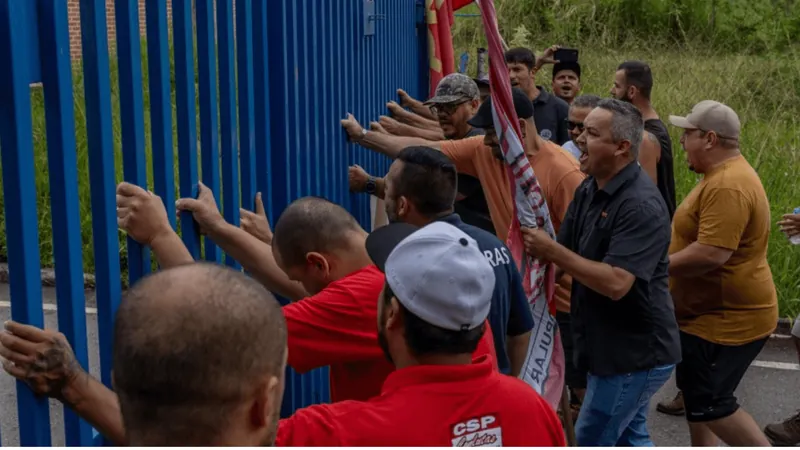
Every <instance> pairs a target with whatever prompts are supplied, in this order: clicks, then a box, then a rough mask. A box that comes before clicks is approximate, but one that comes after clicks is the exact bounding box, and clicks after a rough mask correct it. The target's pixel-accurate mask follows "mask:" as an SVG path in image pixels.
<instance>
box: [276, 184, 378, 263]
mask: <svg viewBox="0 0 800 450" xmlns="http://www.w3.org/2000/svg"><path fill="white" fill-rule="evenodd" d="M364 233H365V232H364V230H363V229H362V228H361V226H360V225H359V224H358V222H357V221H356V219H355V218H354V217H353V216H352V215H351V214H350V213H349V212H347V210H346V209H344V208H342V207H341V206H339V205H337V204H336V203H333V202H331V201H329V200H326V199H324V198H320V197H303V198H300V199H297V200H295V201H294V202H292V203H291V204H290V205H289V206H288V207H286V209H285V210H284V211H283V214H281V216H280V217H279V218H278V221H277V222H276V223H275V230H274V231H273V236H272V245H273V246H274V247H275V248H276V249H277V251H278V253H280V255H281V259H282V260H283V263H284V265H285V266H289V267H292V266H297V265H300V264H303V263H304V261H305V256H306V254H308V253H310V252H318V253H327V254H333V253H336V252H337V251H349V250H350V249H349V248H348V245H349V244H350V241H349V240H348V239H346V238H347V237H348V235H352V234H364ZM361 245H362V246H363V243H361Z"/></svg>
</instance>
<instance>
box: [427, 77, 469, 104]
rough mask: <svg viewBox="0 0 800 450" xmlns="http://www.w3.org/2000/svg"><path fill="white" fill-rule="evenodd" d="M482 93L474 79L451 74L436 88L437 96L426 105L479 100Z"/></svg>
mask: <svg viewBox="0 0 800 450" xmlns="http://www.w3.org/2000/svg"><path fill="white" fill-rule="evenodd" d="M480 96H481V92H480V90H479V89H478V85H477V84H475V81H473V79H472V78H470V77H468V76H467V75H464V74H462V73H451V74H450V75H448V76H446V77H444V78H442V81H440V82H439V85H438V86H436V95H435V96H434V97H433V98H432V99H430V100H428V101H427V102H425V105H436V104H439V105H441V104H446V103H453V102H457V101H459V100H472V99H478V98H480Z"/></svg>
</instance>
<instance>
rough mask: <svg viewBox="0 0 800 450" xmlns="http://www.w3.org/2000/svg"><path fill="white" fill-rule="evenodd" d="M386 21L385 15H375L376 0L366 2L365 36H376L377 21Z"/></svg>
mask: <svg viewBox="0 0 800 450" xmlns="http://www.w3.org/2000/svg"><path fill="white" fill-rule="evenodd" d="M384 19H386V15H385V14H375V0H364V36H375V21H376V20H384Z"/></svg>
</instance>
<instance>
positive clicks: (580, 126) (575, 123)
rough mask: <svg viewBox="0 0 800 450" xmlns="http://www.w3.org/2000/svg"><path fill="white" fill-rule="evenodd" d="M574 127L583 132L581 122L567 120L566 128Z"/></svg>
mask: <svg viewBox="0 0 800 450" xmlns="http://www.w3.org/2000/svg"><path fill="white" fill-rule="evenodd" d="M575 127H578V131H580V132H583V122H573V121H571V120H568V121H567V129H568V130H574V129H575Z"/></svg>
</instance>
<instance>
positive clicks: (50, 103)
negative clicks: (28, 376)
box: [0, 0, 427, 446]
mask: <svg viewBox="0 0 800 450" xmlns="http://www.w3.org/2000/svg"><path fill="white" fill-rule="evenodd" d="M139 1H143V2H146V46H145V48H143V45H142V41H141V37H140V24H139V18H138V2H139ZM166 2H167V0H114V6H115V15H116V35H117V38H116V58H115V59H116V62H117V67H118V77H119V83H118V86H115V85H113V84H112V82H111V77H110V76H109V73H110V69H109V64H110V63H113V62H114V59H110V57H109V43H108V40H107V38H106V36H107V25H106V0H80V17H81V28H82V55H83V59H82V61H81V62H80V63H76V64H74V65H73V64H72V63H71V61H70V51H69V31H68V19H67V0H0V67H2V68H3V69H2V70H0V146H1V147H2V150H1V153H2V176H3V197H2V201H3V204H4V213H5V223H6V230H5V232H6V236H7V237H8V239H7V244H6V247H7V249H6V250H7V257H8V261H9V268H10V296H11V316H12V318H13V319H14V320H16V321H19V322H23V323H28V324H32V325H35V326H40V327H41V326H43V323H44V314H43V306H42V288H41V283H40V251H39V250H40V245H41V244H42V242H40V234H39V227H38V224H39V223H41V220H40V219H41V217H42V214H43V213H42V210H43V209H48V210H49V211H48V212H47V214H49V217H50V220H51V221H52V224H53V227H52V246H53V253H54V261H55V271H56V277H57V280H58V282H57V286H56V294H57V298H58V300H57V310H58V327H59V329H60V330H61V331H62V332H63V333H64V334H65V335H66V336H67V338H68V339H69V341H70V342H71V343H72V345H73V347H74V349H75V354H76V357H77V358H78V360H79V361H80V362H81V364H82V365H83V366H84V367H87V366H88V358H89V357H88V353H89V351H88V342H87V325H86V317H85V312H84V311H85V298H84V291H83V274H82V267H83V256H82V249H83V245H82V239H81V222H82V220H81V213H80V205H81V204H82V203H85V202H90V203H91V216H92V220H91V232H90V233H88V235H90V236H91V241H92V244H93V248H94V250H93V257H94V267H95V276H96V288H95V289H96V298H97V317H98V334H99V348H100V351H99V354H100V366H101V378H102V381H103V382H104V383H105V384H106V385H110V369H111V367H110V364H111V353H110V343H111V334H112V327H113V316H114V313H115V311H116V307H117V305H118V302H119V299H120V295H121V291H122V283H121V273H122V272H123V271H122V269H121V266H120V242H119V240H118V232H117V226H116V214H115V193H114V189H115V185H116V183H117V182H119V181H120V180H119V179H118V176H117V169H118V168H119V167H120V165H121V167H122V178H123V179H124V180H126V181H130V182H133V183H136V184H139V185H142V186H144V185H147V182H148V178H149V176H150V175H149V173H151V176H152V184H151V186H152V189H153V190H154V191H155V192H156V193H157V194H158V195H160V196H161V198H162V199H163V200H164V202H165V204H166V205H167V207H168V208H169V209H171V208H172V207H173V205H174V201H175V198H176V192H175V191H176V189H175V187H176V185H177V187H178V193H177V195H180V196H192V195H195V194H196V190H197V189H196V183H197V181H198V179H201V180H202V181H203V182H204V183H205V184H206V185H208V186H210V187H211V189H212V190H213V191H214V193H215V195H216V196H217V200H218V201H220V203H221V205H222V208H223V214H224V216H225V217H226V219H227V220H228V221H230V222H232V223H235V224H238V220H239V217H238V210H239V206H240V204H242V205H243V206H244V207H245V208H248V209H252V203H253V201H254V198H255V193H256V192H257V191H260V192H263V193H264V200H265V206H266V208H267V212H268V214H269V217H270V218H271V219H272V220H273V221H274V219H275V218H276V217H277V216H278V215H279V214H280V212H281V211H282V210H283V209H284V208H285V206H286V205H287V204H288V203H289V202H291V201H292V200H293V199H295V198H297V197H299V196H303V195H321V196H325V197H327V198H328V199H330V200H332V201H335V202H337V203H340V204H342V205H344V206H346V207H347V208H348V209H349V210H350V211H351V212H352V213H353V214H354V215H355V216H356V217H357V218H358V220H359V221H360V222H361V223H362V225H363V226H365V227H368V226H369V223H370V217H369V214H370V213H369V201H368V199H367V198H366V196H358V197H357V196H354V195H350V194H349V193H348V190H347V166H348V165H349V164H352V163H358V164H360V165H362V166H363V167H365V168H366V169H367V170H368V171H370V172H371V173H382V172H383V171H385V170H386V169H387V167H388V161H387V160H386V159H385V158H383V157H380V156H378V155H375V154H373V153H369V152H366V151H363V150H356V149H354V148H353V145H352V144H349V143H347V142H346V139H345V135H344V132H343V131H342V129H341V127H340V125H339V119H341V118H343V117H344V116H345V114H346V113H347V112H352V113H353V114H355V115H356V117H358V118H359V119H362V120H364V121H366V120H369V119H375V118H377V116H378V115H379V114H381V113H384V111H385V102H386V101H387V100H389V99H393V98H395V90H396V89H397V88H403V89H405V90H407V91H408V92H410V93H411V94H412V95H415V96H417V97H422V96H424V95H425V93H426V92H427V84H426V83H427V79H426V76H427V68H426V61H427V59H426V58H427V57H426V55H425V54H424V53H425V49H426V44H425V42H426V39H427V31H426V29H425V27H424V23H423V15H422V11H423V8H422V7H421V5H419V3H421V1H416V2H415V1H413V0H374V1H373V0H304V1H297V0H224V1H223V0H172V30H171V31H172V33H171V34H170V29H169V27H168V24H169V21H168V17H167V3H166ZM234 2H235V5H234V4H233V3H234ZM234 6H235V9H234ZM170 44H171V45H170ZM171 49H172V50H173V52H171V51H170V50H171ZM144 50H146V54H143V51H144ZM171 53H172V54H171ZM143 56H146V58H147V62H148V63H147V71H146V72H143V71H142V58H143ZM76 74H80V77H81V78H82V80H83V82H82V84H81V83H77V84H75V80H79V78H78V76H76ZM145 75H147V80H148V82H147V83H145V81H144V80H145ZM34 82H41V83H42V86H43V89H44V115H45V117H44V119H45V121H46V150H41V151H40V150H39V147H40V146H41V145H42V144H41V143H39V142H37V143H36V144H35V140H34V138H33V135H32V133H33V122H32V113H33V111H32V106H31V87H30V84H31V83H34ZM145 88H146V89H148V90H149V112H148V108H146V103H145V101H144V95H143V92H144V90H145ZM115 89H116V91H115ZM78 90H79V91H81V92H82V98H83V101H80V102H78V99H77V96H74V93H75V92H76V91H78ZM112 92H117V95H118V99H119V123H120V126H121V130H120V131H118V132H117V131H115V129H114V126H113V124H114V115H115V114H117V112H116V111H112V101H111V98H112ZM173 95H174V102H173V98H172V96H173ZM173 109H174V110H175V111H174V112H173ZM76 110H77V111H80V112H81V115H80V118H79V119H80V120H79V121H78V122H76V117H77V116H76V114H75V111H76ZM147 117H149V120H150V126H149V135H148V133H147V132H146V129H147V128H148V127H146V126H145V122H146V118H147ZM35 119H36V117H35V116H34V120H35ZM76 127H78V128H82V129H85V136H86V139H85V142H84V141H83V140H81V141H80V142H78V141H77V140H76V135H75V130H76ZM115 142H121V149H120V148H115ZM117 147H119V145H118V146H117ZM174 147H176V148H177V155H176V154H175V152H174V151H173V148H174ZM120 151H121V163H122V164H120V161H119V159H120V158H119V154H118V152H120ZM39 152H42V153H46V157H47V168H46V170H47V171H48V177H49V185H50V187H51V188H50V198H49V201H47V202H45V203H40V204H39V207H38V210H37V184H36V182H35V179H36V178H35V176H36V170H37V169H36V168H35V167H36V166H35V165H34V158H35V155H39V154H40V153H39ZM80 157H84V158H87V159H88V161H89V163H88V164H89V180H90V186H91V188H90V195H87V196H86V197H88V198H82V197H81V195H80V193H79V190H78V179H79V172H78V169H77V161H78V159H79V158H80ZM176 158H177V162H178V163H177V167H176V163H175V162H176V161H175V160H176ZM198 159H199V161H198ZM150 161H152V169H151V170H152V171H151V172H149V171H148V169H149V167H148V166H149V162H150ZM176 174H177V180H176V179H175V177H176ZM176 181H177V183H176ZM170 216H172V215H171V214H170ZM171 220H172V223H173V226H175V220H174V217H173V218H171ZM181 223H182V229H181V233H182V237H183V240H184V242H185V243H186V245H187V246H188V248H189V250H190V251H191V253H192V254H193V255H194V256H195V258H201V257H202V258H205V259H207V260H212V261H221V260H222V258H221V254H220V251H219V249H218V248H216V247H215V246H214V245H213V244H211V243H210V242H202V239H201V237H200V236H198V235H197V233H196V232H195V230H194V228H193V226H192V223H191V221H190V220H182V221H181ZM127 263H128V264H127V266H128V274H129V282H134V281H136V280H137V279H139V278H140V277H141V276H143V275H144V274H146V273H148V272H149V271H150V268H151V259H150V255H149V252H148V251H147V250H146V249H144V248H141V247H140V246H138V245H137V244H136V243H135V242H132V241H130V240H128V242H127ZM225 263H227V264H229V265H234V266H235V265H236V263H235V262H234V261H233V260H231V259H230V258H228V259H226V260H225ZM1 376H5V375H1ZM16 391H17V411H18V425H19V440H18V441H17V440H16V439H14V438H11V437H9V436H2V438H1V439H3V441H0V443H1V442H18V443H19V444H20V445H24V446H29V445H37V446H48V445H51V443H52V441H51V433H50V428H51V424H50V415H49V407H48V401H47V400H45V399H40V398H36V397H35V396H33V395H32V393H31V391H30V390H29V389H28V388H27V387H26V386H25V385H23V384H21V383H18V384H17V387H16ZM327 399H328V380H327V370H318V371H315V372H313V373H310V374H306V375H304V376H298V375H296V374H294V373H292V371H291V370H290V373H289V377H288V379H287V389H286V397H285V399H284V405H283V406H284V407H283V409H282V414H283V415H288V414H290V413H291V412H292V411H294V410H295V409H296V408H298V407H302V406H306V405H309V404H313V403H318V402H324V401H327ZM64 426H65V442H64V444H66V445H70V446H73V445H93V444H95V443H99V442H100V441H101V439H98V438H97V437H96V432H94V431H93V430H92V429H91V427H89V426H88V425H87V424H86V423H84V422H83V421H81V420H79V419H78V418H77V417H76V416H75V415H73V414H71V413H70V412H69V411H65V413H64Z"/></svg>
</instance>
